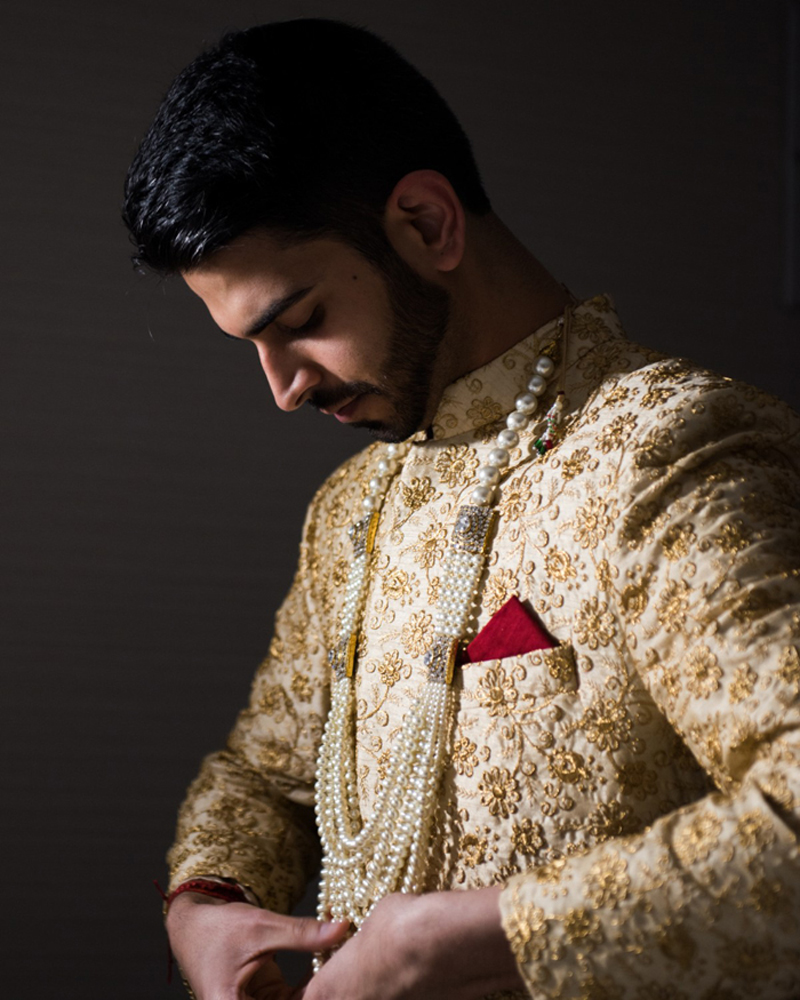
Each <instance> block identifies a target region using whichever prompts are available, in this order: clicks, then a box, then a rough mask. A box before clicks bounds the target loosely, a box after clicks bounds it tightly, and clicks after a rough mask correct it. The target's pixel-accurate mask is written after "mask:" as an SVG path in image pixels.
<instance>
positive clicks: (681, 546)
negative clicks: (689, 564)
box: [661, 524, 697, 562]
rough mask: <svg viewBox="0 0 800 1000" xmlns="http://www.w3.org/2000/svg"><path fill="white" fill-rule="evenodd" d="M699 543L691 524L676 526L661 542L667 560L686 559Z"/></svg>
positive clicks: (665, 534) (666, 533)
mask: <svg viewBox="0 0 800 1000" xmlns="http://www.w3.org/2000/svg"><path fill="white" fill-rule="evenodd" d="M696 542H697V535H695V533H694V527H693V525H691V524H676V525H673V527H671V528H669V529H668V530H667V531H666V532H665V533H664V537H663V538H662V540H661V547H662V548H663V550H664V555H665V556H666V557H667V559H670V560H672V561H673V562H674V561H675V560H676V559H685V558H686V556H688V555H689V553H690V552H691V550H692V548H693V546H694V545H695V544H696Z"/></svg>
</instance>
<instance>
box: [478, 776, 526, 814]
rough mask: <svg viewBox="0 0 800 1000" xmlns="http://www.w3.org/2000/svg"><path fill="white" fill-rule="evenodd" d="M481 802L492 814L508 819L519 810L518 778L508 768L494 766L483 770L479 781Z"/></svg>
mask: <svg viewBox="0 0 800 1000" xmlns="http://www.w3.org/2000/svg"><path fill="white" fill-rule="evenodd" d="M478 791H479V792H480V793H481V802H482V803H483V805H485V806H486V808H487V809H488V810H489V814H490V815H491V816H502V817H503V819H508V817H509V816H510V815H511V813H515V812H516V811H517V803H518V802H519V800H520V793H519V785H518V784H517V779H516V778H515V777H514V776H513V775H512V774H511V772H510V771H509V770H508V768H505V767H492V768H489V770H488V771H484V772H483V776H482V778H481V780H480V782H479V783H478Z"/></svg>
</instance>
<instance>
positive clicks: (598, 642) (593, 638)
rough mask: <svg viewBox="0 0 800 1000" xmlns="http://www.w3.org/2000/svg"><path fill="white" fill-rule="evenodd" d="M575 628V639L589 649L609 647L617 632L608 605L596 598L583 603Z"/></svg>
mask: <svg viewBox="0 0 800 1000" xmlns="http://www.w3.org/2000/svg"><path fill="white" fill-rule="evenodd" d="M573 628H574V633H575V639H576V640H577V641H578V642H579V643H581V644H582V645H584V646H588V647H589V649H597V647H598V646H607V645H608V644H609V643H610V642H611V640H612V639H613V638H614V636H615V635H616V632H617V626H616V623H615V621H614V616H613V614H612V613H611V612H610V611H609V610H608V605H607V604H606V603H605V601H603V602H601V601H600V600H599V599H598V598H596V597H591V598H590V599H589V600H588V601H581V606H580V608H579V609H578V611H577V613H576V615H575V622H574V626H573Z"/></svg>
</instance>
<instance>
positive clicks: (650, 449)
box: [636, 427, 675, 469]
mask: <svg viewBox="0 0 800 1000" xmlns="http://www.w3.org/2000/svg"><path fill="white" fill-rule="evenodd" d="M674 447H675V440H674V438H673V436H672V432H671V431H670V430H669V429H668V428H667V427H654V428H653V429H652V430H651V431H650V433H649V434H648V435H647V437H646V438H645V439H644V441H642V445H641V448H640V449H639V451H638V453H637V455H636V465H637V466H638V468H640V469H660V468H662V467H663V466H665V465H669V463H670V462H671V461H672V459H673V451H674Z"/></svg>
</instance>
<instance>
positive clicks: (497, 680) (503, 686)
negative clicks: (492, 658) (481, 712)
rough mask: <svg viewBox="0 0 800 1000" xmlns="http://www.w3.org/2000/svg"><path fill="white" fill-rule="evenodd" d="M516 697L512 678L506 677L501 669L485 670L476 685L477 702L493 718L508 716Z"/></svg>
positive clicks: (514, 704)
mask: <svg viewBox="0 0 800 1000" xmlns="http://www.w3.org/2000/svg"><path fill="white" fill-rule="evenodd" d="M518 697H519V695H518V693H517V689H516V687H515V686H514V678H513V677H508V676H507V675H506V672H505V670H504V669H503V668H502V667H497V668H494V667H492V668H490V669H489V670H487V671H486V673H485V674H484V676H483V677H482V678H481V680H480V684H479V685H478V700H479V701H480V703H481V704H482V705H483V707H484V708H487V709H488V710H489V715H491V716H493V717H495V718H496V717H497V716H506V715H510V714H511V713H512V712H513V711H514V708H515V707H516V704H517V698H518Z"/></svg>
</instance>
